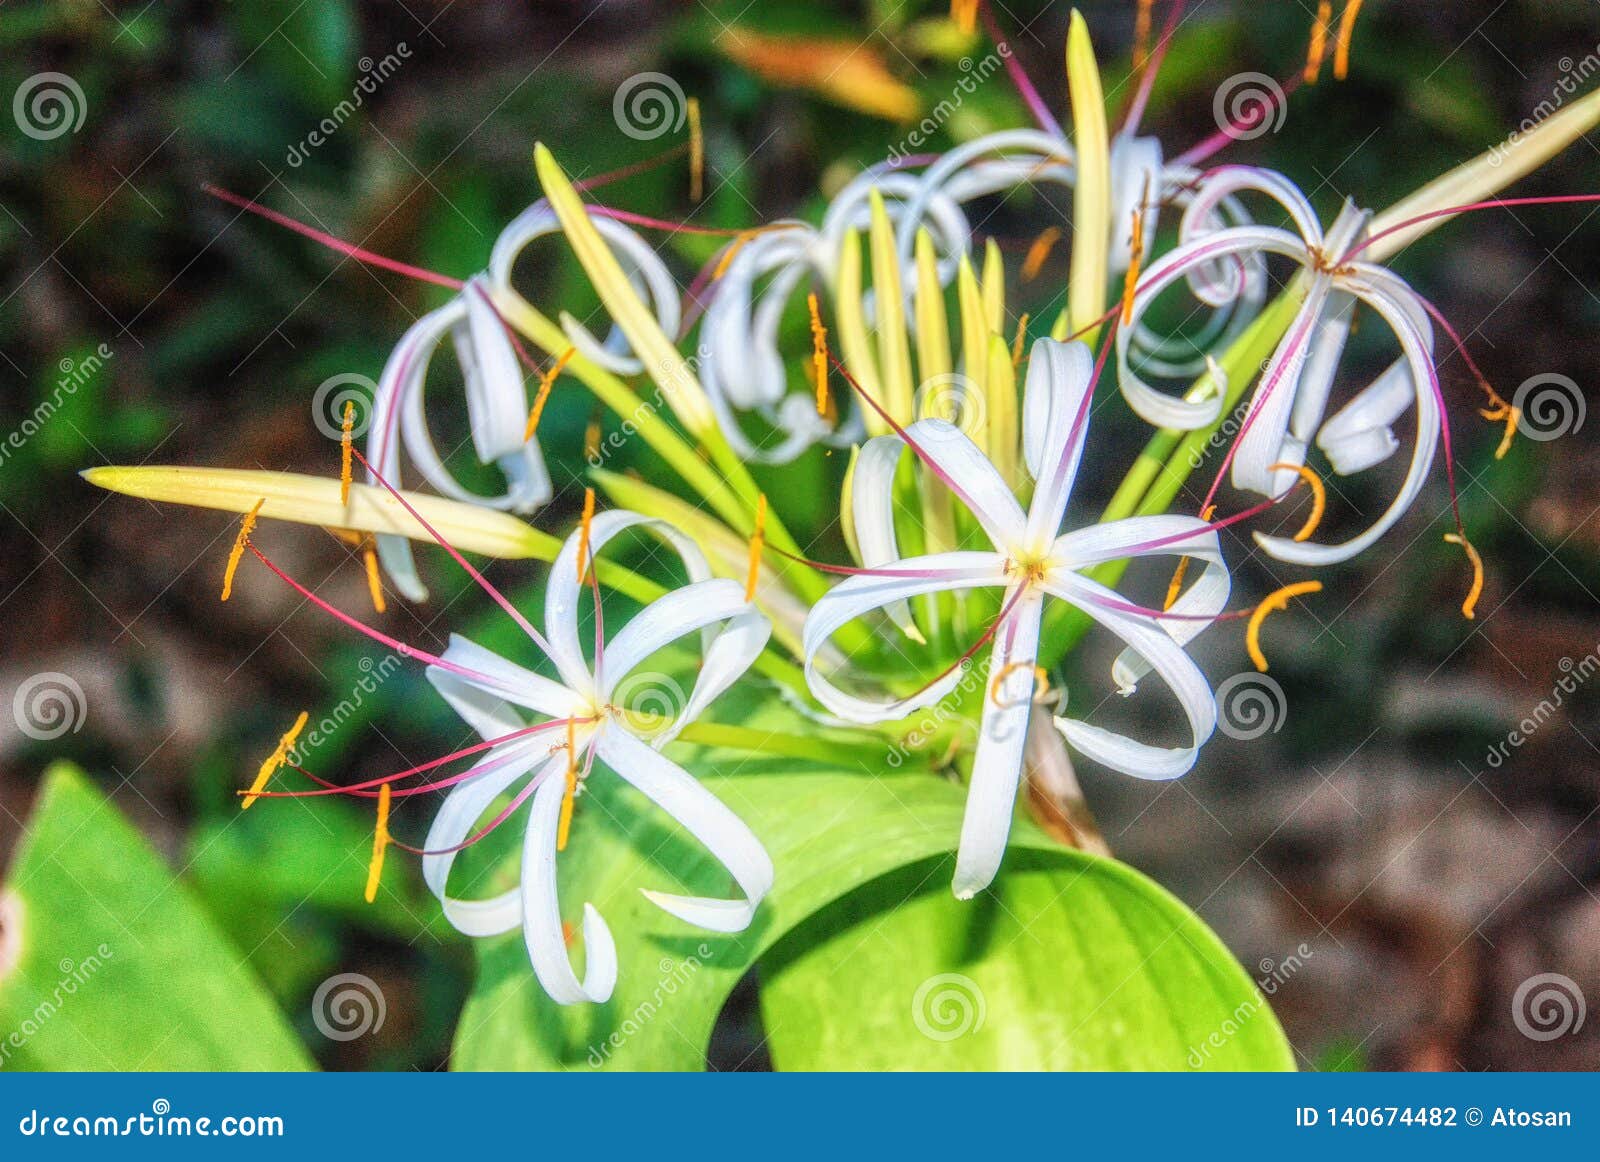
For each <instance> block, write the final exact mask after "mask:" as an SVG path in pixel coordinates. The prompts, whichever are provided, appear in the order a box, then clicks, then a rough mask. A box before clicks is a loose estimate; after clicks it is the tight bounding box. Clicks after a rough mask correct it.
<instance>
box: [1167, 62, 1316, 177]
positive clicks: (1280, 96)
mask: <svg viewBox="0 0 1600 1162" xmlns="http://www.w3.org/2000/svg"><path fill="white" fill-rule="evenodd" d="M1304 79H1305V74H1304V73H1296V74H1295V75H1294V76H1292V77H1290V78H1289V79H1288V80H1287V81H1284V82H1282V83H1280V84H1279V85H1278V91H1277V92H1276V93H1269V94H1268V95H1267V99H1266V100H1265V101H1263V102H1262V103H1261V104H1259V105H1255V106H1252V109H1251V112H1249V113H1246V114H1245V115H1244V116H1242V117H1238V118H1236V119H1234V120H1233V121H1230V122H1229V123H1228V124H1227V125H1226V126H1224V127H1223V128H1221V129H1219V130H1217V132H1215V133H1213V134H1212V135H1211V136H1210V137H1208V138H1206V139H1205V140H1204V141H1202V142H1200V143H1199V144H1198V145H1195V146H1193V147H1191V148H1190V149H1189V150H1188V151H1187V152H1185V153H1180V154H1179V155H1178V156H1177V157H1175V158H1173V159H1172V164H1173V165H1174V166H1195V165H1199V164H1200V163H1202V162H1205V161H1209V160H1210V159H1211V158H1213V157H1215V156H1216V155H1217V154H1218V153H1220V152H1222V151H1223V150H1224V149H1226V148H1227V147H1228V146H1229V145H1231V144H1232V143H1233V142H1235V141H1237V140H1239V137H1240V135H1241V134H1245V133H1248V132H1250V131H1251V130H1253V129H1254V128H1255V127H1256V126H1258V125H1260V124H1261V123H1262V122H1263V121H1264V120H1266V119H1267V118H1268V117H1271V116H1272V115H1273V114H1274V113H1276V112H1277V111H1278V108H1279V106H1280V104H1281V103H1282V102H1283V101H1286V100H1288V98H1289V95H1290V94H1291V93H1293V92H1294V91H1295V90H1296V89H1298V88H1299V87H1300V84H1301V82H1302V81H1303V80H1304Z"/></svg>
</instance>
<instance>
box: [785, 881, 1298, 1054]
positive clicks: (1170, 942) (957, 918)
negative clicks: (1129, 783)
mask: <svg viewBox="0 0 1600 1162" xmlns="http://www.w3.org/2000/svg"><path fill="white" fill-rule="evenodd" d="M952 866H953V865H952V862H951V861H950V860H948V859H942V860H938V861H934V862H931V863H924V864H919V865H916V866H914V867H910V868H907V869H905V870H903V871H901V872H897V873H895V874H894V875H892V876H888V877H886V878H884V879H881V880H879V881H877V882H876V883H873V884H870V885H868V886H867V887H865V888H862V889H860V890H859V891H857V892H855V893H853V894H852V895H851V896H850V897H849V898H848V899H846V900H844V901H841V903H840V904H839V905H838V906H837V907H835V908H833V909H830V910H829V911H828V912H825V913H823V914H822V915H820V916H818V917H816V918H814V919H813V920H811V921H808V922H807V923H805V924H802V925H801V926H800V927H799V928H797V929H796V930H795V931H794V932H791V933H790V934H789V935H788V936H787V937H785V938H784V940H783V942H782V943H781V944H780V945H779V946H778V947H777V948H775V949H774V950H773V951H772V952H771V953H769V954H768V956H767V957H766V958H765V959H764V960H763V961H762V965H761V1011H762V1016H763V1020H764V1024H765V1027H766V1035H767V1042H768V1045H769V1047H770V1049H771V1053H772V1059H773V1063H774V1064H775V1065H776V1066H777V1067H778V1068H779V1069H786V1070H796V1069H850V1070H870V1071H882V1070H895V1069H930V1070H975V1069H984V1070H990V1069H1000V1070H1008V1069H1009V1070H1083V1069H1088V1070H1108V1069H1115V1070H1140V1071H1147V1070H1182V1069H1206V1070H1261V1069H1293V1068H1294V1059H1293V1054H1292V1052H1291V1050H1290V1048H1289V1046H1288V1043H1287V1042H1286V1041H1285V1040H1284V1036H1283V1031H1282V1030H1281V1029H1280V1028H1279V1026H1278V1022H1277V1020H1276V1018H1274V1017H1273V1015H1272V1012H1271V1010H1270V1009H1269V1008H1268V1006H1267V1001H1266V999H1265V998H1264V997H1262V996H1260V995H1259V994H1258V993H1257V992H1256V989H1255V986H1254V984H1253V983H1252V982H1251V981H1250V980H1249V978H1248V977H1246V975H1245V974H1244V972H1243V971H1242V970H1241V969H1240V967H1239V965H1238V964H1237V963H1236V962H1235V961H1234V959H1233V957H1232V956H1231V955H1230V954H1229V953H1228V951H1227V949H1225V948H1224V947H1223V946H1222V944H1221V943H1220V942H1219V941H1218V940H1217V938H1216V937H1215V936H1214V935H1212V933H1211V932H1210V930H1208V929H1207V928H1206V927H1205V926H1204V925H1203V924H1202V923H1201V922H1200V920H1199V918H1198V917H1196V916H1195V915H1194V913H1192V912H1191V911H1189V909H1187V908H1186V907H1184V905H1183V904H1181V903H1179V902H1178V901H1177V900H1175V899H1174V898H1173V897H1172V896H1170V895H1169V894H1167V892H1165V891H1164V890H1162V889H1161V888H1160V887H1158V886H1157V885H1155V884H1154V883H1152V882H1151V881H1150V880H1148V879H1146V878H1145V877H1144V876H1142V875H1140V874H1139V873H1138V872H1136V871H1134V870H1133V869H1132V868H1129V867H1127V866H1126V865H1123V864H1119V863H1116V862H1114V861H1112V860H1107V859H1099V858H1096V857H1093V856H1089V855H1085V854H1083V853H1081V852H1073V851H1051V852H1045V851H1026V852H1017V851H1013V852H1012V853H1011V856H1010V861H1009V864H1008V867H1007V869H1006V871H1005V872H1004V873H1003V874H1002V875H1001V877H1000V879H999V880H998V881H997V882H996V884H995V888H994V890H992V891H990V892H985V893H984V894H983V895H981V896H979V897H978V898H977V899H975V900H973V901H971V902H970V903H967V904H962V903H961V902H959V901H957V900H956V899H954V898H953V897H952V896H951V895H950V892H949V888H948V885H949V882H950V874H951V870H952ZM842 918H843V919H846V920H847V922H845V923H841V922H840V921H841V919H842Z"/></svg>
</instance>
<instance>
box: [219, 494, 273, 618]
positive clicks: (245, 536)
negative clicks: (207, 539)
mask: <svg viewBox="0 0 1600 1162" xmlns="http://www.w3.org/2000/svg"><path fill="white" fill-rule="evenodd" d="M266 503H267V498H266V497H264V496H263V497H262V498H261V499H260V500H258V501H256V503H255V507H254V508H252V509H251V510H250V511H249V512H247V513H245V514H244V519H243V520H242V521H240V522H239V535H238V536H236V537H234V538H233V548H232V549H231V550H230V551H229V553H228V567H227V568H226V569H225V570H223V573H222V600H224V601H226V600H228V598H230V597H232V596H233V575H234V574H235V573H237V572H238V571H239V562H240V561H241V560H243V559H244V550H245V546H246V545H248V544H249V543H250V533H251V530H253V529H254V528H255V527H256V514H258V513H259V512H260V511H261V506H262V505H263V504H266Z"/></svg>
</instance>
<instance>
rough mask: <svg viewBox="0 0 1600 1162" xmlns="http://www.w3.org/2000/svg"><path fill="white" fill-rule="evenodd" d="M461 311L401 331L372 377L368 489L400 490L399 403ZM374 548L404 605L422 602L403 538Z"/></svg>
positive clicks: (437, 314)
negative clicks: (381, 485)
mask: <svg viewBox="0 0 1600 1162" xmlns="http://www.w3.org/2000/svg"><path fill="white" fill-rule="evenodd" d="M465 311H466V308H465V306H463V305H462V303H461V301H460V299H459V298H457V299H452V300H451V301H450V302H449V303H447V304H446V305H445V306H443V307H441V308H439V309H438V310H436V311H430V312H429V313H428V314H426V315H423V316H422V317H421V318H420V319H418V320H417V321H416V322H415V323H413V324H411V326H410V327H408V328H407V329H406V333H405V334H404V335H402V336H401V337H400V342H398V343H396V344H395V346H394V350H393V351H392V352H390V354H389V358H388V360H387V362H385V363H384V365H383V371H382V373H381V374H380V375H379V376H378V389H377V391H376V392H375V393H374V395H373V399H372V420H371V423H370V424H369V425H368V427H367V461H368V462H369V464H370V465H371V467H370V468H369V469H368V471H367V482H368V483H369V484H375V483H377V479H378V477H379V476H380V475H381V476H382V477H383V479H384V480H386V481H387V482H388V483H389V485H390V486H391V487H393V488H399V487H401V484H402V481H401V475H400V442H401V438H402V437H401V415H402V413H403V412H404V406H403V405H404V402H405V398H406V396H407V395H408V394H410V393H411V392H413V391H416V390H417V389H418V388H419V387H420V386H421V382H422V377H423V376H424V375H425V374H426V373H427V369H428V359H429V357H430V356H431V354H432V352H433V349H434V347H436V346H437V345H438V343H439V340H440V339H442V338H443V337H444V336H445V334H446V333H447V332H448V331H449V330H450V329H451V328H452V327H453V326H455V324H456V323H457V322H458V321H459V320H460V319H461V318H462V317H463V316H464V314H465ZM377 546H378V560H379V561H380V563H382V565H383V570H384V572H385V573H387V574H388V576H389V579H390V581H392V582H393V583H394V586H395V588H396V589H398V590H399V591H400V593H401V594H402V595H403V596H404V597H405V598H406V600H408V601H418V602H420V601H426V600H427V599H428V589H427V586H425V585H423V583H422V578H421V577H420V576H419V575H418V574H417V565H416V558H415V556H414V555H413V552H412V548H411V542H410V541H409V540H408V539H407V538H405V537H399V536H391V535H388V534H379V536H378V537H377Z"/></svg>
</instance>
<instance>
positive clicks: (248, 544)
mask: <svg viewBox="0 0 1600 1162" xmlns="http://www.w3.org/2000/svg"><path fill="white" fill-rule="evenodd" d="M245 548H247V549H249V550H250V551H251V552H252V553H254V554H255V557H256V559H257V560H258V561H260V562H261V563H262V564H263V565H265V566H266V567H267V568H268V569H271V570H272V571H273V572H274V573H276V574H277V575H278V577H279V579H280V580H283V581H285V582H287V583H288V584H289V586H290V587H291V588H293V589H294V591H295V592H297V593H298V594H300V596H302V597H304V598H305V599H306V600H307V601H309V602H311V604H313V605H315V606H316V607H317V608H318V609H320V610H322V611H323V612H324V613H327V614H330V615H332V616H333V617H335V618H337V619H338V620H340V621H342V622H344V623H345V624H346V625H347V626H349V627H350V628H351V629H353V630H355V631H356V632H358V633H361V634H364V635H366V636H367V637H369V638H371V639H372V640H373V641H375V642H378V643H379V644H381V645H385V646H388V647H389V648H390V649H391V650H393V651H394V652H395V653H397V654H399V655H400V656H401V657H402V658H420V659H421V660H422V661H424V662H425V663H427V664H428V665H430V666H437V667H439V668H440V669H441V670H448V671H449V672H450V673H452V674H456V675H459V676H460V677H463V678H466V679H468V680H470V681H473V682H481V683H487V684H488V685H490V686H499V685H500V683H499V682H498V681H496V679H494V678H493V677H491V676H489V675H488V674H480V673H478V671H476V670H472V669H468V668H467V667H466V666H462V665H458V664H456V663H455V662H449V661H446V660H445V659H444V658H442V657H439V656H438V655H436V654H430V653H429V652H428V651H427V650H424V649H421V648H420V647H418V646H413V645H407V644H406V643H405V642H403V641H401V640H400V639H398V638H392V637H390V636H389V635H388V634H386V633H384V632H383V631H382V630H377V629H373V628H372V627H371V626H370V625H367V624H366V623H365V622H363V621H361V620H360V619H358V618H355V617H352V616H351V615H350V614H348V613H346V612H344V610H342V609H339V608H338V607H337V606H335V605H333V604H332V603H331V602H329V601H327V600H326V599H324V598H321V597H318V596H317V595H316V594H315V593H313V592H311V590H309V589H307V588H306V587H305V586H304V585H302V584H300V582H298V581H296V580H295V579H294V578H293V577H291V576H289V574H287V573H285V572H284V571H283V570H282V569H280V568H278V566H277V565H276V564H274V563H273V561H272V559H271V558H270V557H268V556H267V555H266V554H265V553H263V552H262V551H261V550H260V549H258V548H256V545H255V542H254V541H251V540H248V539H247V540H246V541H245Z"/></svg>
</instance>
